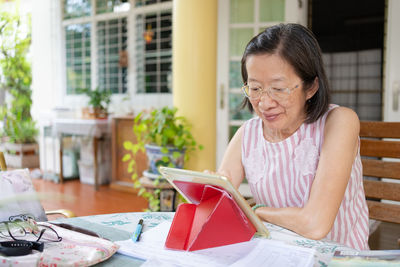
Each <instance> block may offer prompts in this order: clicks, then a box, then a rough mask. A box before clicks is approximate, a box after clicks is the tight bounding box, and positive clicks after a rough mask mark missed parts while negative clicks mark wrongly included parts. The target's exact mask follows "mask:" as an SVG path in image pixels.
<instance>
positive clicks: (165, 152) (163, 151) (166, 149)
mask: <svg viewBox="0 0 400 267" xmlns="http://www.w3.org/2000/svg"><path fill="white" fill-rule="evenodd" d="M160 151H161V153H163V154H168V153H169V150H168V148H166V147H162V148H161V150H160Z"/></svg>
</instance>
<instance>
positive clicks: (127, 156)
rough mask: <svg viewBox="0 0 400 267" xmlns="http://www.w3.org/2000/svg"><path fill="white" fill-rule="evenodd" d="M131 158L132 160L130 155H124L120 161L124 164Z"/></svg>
mask: <svg viewBox="0 0 400 267" xmlns="http://www.w3.org/2000/svg"><path fill="white" fill-rule="evenodd" d="M131 158H132V156H131V154H125V155H124V156H123V158H122V161H123V162H126V161H128V160H130V159H131Z"/></svg>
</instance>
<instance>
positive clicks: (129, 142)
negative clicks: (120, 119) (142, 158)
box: [123, 141, 133, 150]
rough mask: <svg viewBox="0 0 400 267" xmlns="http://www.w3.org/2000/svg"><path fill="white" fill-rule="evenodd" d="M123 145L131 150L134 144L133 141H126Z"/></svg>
mask: <svg viewBox="0 0 400 267" xmlns="http://www.w3.org/2000/svg"><path fill="white" fill-rule="evenodd" d="M123 145H124V148H125V149H126V150H131V149H132V146H133V144H132V142H131V141H125V142H124V144H123Z"/></svg>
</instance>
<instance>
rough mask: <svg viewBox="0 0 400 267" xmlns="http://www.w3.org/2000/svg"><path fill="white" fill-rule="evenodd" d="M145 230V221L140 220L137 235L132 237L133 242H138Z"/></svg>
mask: <svg viewBox="0 0 400 267" xmlns="http://www.w3.org/2000/svg"><path fill="white" fill-rule="evenodd" d="M142 229H143V219H140V220H139V223H138V225H137V226H136V230H135V233H134V234H133V235H132V240H133V242H137V241H138V240H139V238H140V234H141V233H142Z"/></svg>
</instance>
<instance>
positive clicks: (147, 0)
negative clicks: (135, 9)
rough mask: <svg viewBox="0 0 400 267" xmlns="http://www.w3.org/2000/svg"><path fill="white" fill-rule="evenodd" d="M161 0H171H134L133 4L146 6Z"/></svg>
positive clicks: (166, 0)
mask: <svg viewBox="0 0 400 267" xmlns="http://www.w3.org/2000/svg"><path fill="white" fill-rule="evenodd" d="M161 2H171V0H136V1H135V6H148V5H152V4H156V3H161Z"/></svg>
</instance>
